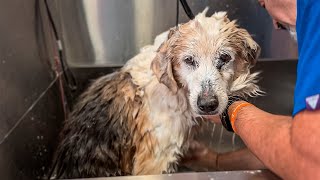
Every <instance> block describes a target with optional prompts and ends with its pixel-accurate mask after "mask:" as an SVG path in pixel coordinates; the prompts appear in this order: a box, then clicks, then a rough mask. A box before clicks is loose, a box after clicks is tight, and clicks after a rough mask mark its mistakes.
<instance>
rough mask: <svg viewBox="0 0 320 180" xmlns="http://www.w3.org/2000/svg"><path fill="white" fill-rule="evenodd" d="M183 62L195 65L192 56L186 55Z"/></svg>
mask: <svg viewBox="0 0 320 180" xmlns="http://www.w3.org/2000/svg"><path fill="white" fill-rule="evenodd" d="M184 62H185V63H187V64H188V65H190V66H197V63H196V61H195V60H194V59H193V57H192V56H187V57H185V58H184Z"/></svg>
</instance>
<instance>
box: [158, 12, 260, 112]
mask: <svg viewBox="0 0 320 180" xmlns="http://www.w3.org/2000/svg"><path fill="white" fill-rule="evenodd" d="M204 13H205V12H204ZM204 13H202V14H200V15H198V16H197V17H196V18H195V20H192V21H189V22H188V23H186V24H183V25H181V26H179V28H174V29H172V30H171V31H170V32H169V35H168V40H167V41H166V42H164V43H163V44H162V46H161V47H160V48H159V50H158V54H157V56H156V58H155V59H154V60H153V62H152V69H153V71H154V73H155V75H156V76H157V78H158V79H159V82H161V83H163V84H165V85H166V86H167V87H168V88H169V89H170V90H171V91H173V92H176V91H177V90H178V89H179V88H184V89H186V90H187V92H188V99H189V103H190V107H191V108H192V110H193V112H194V113H196V114H198V115H214V114H221V113H222V112H223V111H224V109H225V108H226V106H227V102H228V95H231V94H232V92H231V88H232V87H231V86H232V83H233V81H235V80H236V79H237V78H238V77H239V76H241V75H242V74H247V73H249V69H250V67H251V66H252V65H254V64H255V61H256V58H257V56H258V54H259V49H260V48H259V46H258V45H257V43H256V42H255V41H254V40H253V39H252V38H251V36H250V35H249V33H248V32H247V31H246V30H244V29H241V28H238V27H237V25H236V24H235V21H229V19H228V18H227V17H226V15H225V13H216V14H214V15H213V16H212V17H205V15H204Z"/></svg>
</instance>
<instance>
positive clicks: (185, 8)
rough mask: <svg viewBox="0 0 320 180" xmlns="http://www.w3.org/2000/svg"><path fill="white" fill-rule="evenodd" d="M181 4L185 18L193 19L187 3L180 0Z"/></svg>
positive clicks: (184, 0)
mask: <svg viewBox="0 0 320 180" xmlns="http://www.w3.org/2000/svg"><path fill="white" fill-rule="evenodd" d="M180 2H181V5H182V7H183V9H184V12H186V14H187V16H188V17H189V18H190V19H194V14H193V13H192V11H191V9H190V7H189V5H188V3H187V1H186V0H180Z"/></svg>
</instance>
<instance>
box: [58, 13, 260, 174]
mask: <svg viewBox="0 0 320 180" xmlns="http://www.w3.org/2000/svg"><path fill="white" fill-rule="evenodd" d="M205 13H206V10H205V11H204V12H203V13H201V14H199V15H197V16H196V18H195V20H192V21H190V22H188V23H186V24H183V25H180V26H179V28H177V29H176V28H172V29H171V31H170V32H165V33H163V34H161V35H159V36H158V37H157V38H156V40H155V43H154V45H150V46H146V47H144V48H143V49H141V52H140V53H139V54H138V55H137V56H135V57H134V58H132V59H131V60H129V61H128V62H127V63H126V65H125V66H124V67H123V68H122V69H121V70H119V71H117V72H115V73H112V74H109V75H106V76H103V77H101V78H99V79H98V80H96V81H95V82H94V83H93V84H92V85H91V86H90V87H89V88H88V89H87V90H86V91H85V92H84V93H83V94H82V95H81V96H80V98H79V102H78V103H77V104H76V105H75V107H74V111H73V112H72V113H71V114H70V117H69V119H68V120H66V122H65V124H64V128H63V131H62V133H61V137H62V141H61V143H60V145H59V147H58V150H57V158H56V164H55V175H56V177H58V178H78V177H100V176H116V175H145V174H160V173H169V172H174V171H175V170H176V168H175V167H176V165H177V164H178V162H179V158H180V157H181V156H182V155H183V153H184V152H185V151H186V150H187V148H188V140H190V139H192V127H194V126H195V125H196V124H197V123H196V121H195V118H196V117H198V116H199V113H198V109H197V107H196V105H195V102H194V101H195V98H196V97H197V96H199V93H202V92H203V91H207V90H210V91H209V92H206V93H209V94H210V93H214V94H215V95H217V96H218V99H219V102H220V103H219V107H218V108H217V111H216V113H221V112H222V111H223V110H224V109H225V107H226V103H227V99H228V98H227V97H228V96H230V95H235V94H236V95H241V96H248V95H249V96H255V95H259V92H260V90H259V87H258V86H257V85H256V82H257V80H256V77H257V76H258V74H257V73H254V74H251V73H250V70H249V69H250V67H251V66H253V65H254V63H255V61H256V58H257V56H258V54H259V46H258V45H257V44H256V43H255V42H254V41H253V39H252V38H251V37H250V35H249V34H248V32H247V31H246V30H244V29H241V28H238V27H237V25H236V23H235V21H230V20H229V19H228V18H227V17H226V13H224V12H220V13H216V14H214V15H212V16H211V17H205ZM221 53H229V55H230V56H231V58H232V59H231V60H230V61H229V62H226V63H225V64H224V65H223V68H221V69H217V63H218V61H219V55H220V54H221ZM190 54H192V55H193V56H194V57H196V60H197V63H198V67H197V69H196V68H190V67H188V66H187V65H186V64H185V63H184V61H183V58H184V57H185V56H186V55H190ZM206 86H208V87H210V88H209V89H206V88H204V87H206Z"/></svg>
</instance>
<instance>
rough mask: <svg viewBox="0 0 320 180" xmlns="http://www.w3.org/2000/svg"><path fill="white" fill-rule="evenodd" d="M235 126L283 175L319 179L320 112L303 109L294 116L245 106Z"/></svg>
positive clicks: (269, 166)
mask: <svg viewBox="0 0 320 180" xmlns="http://www.w3.org/2000/svg"><path fill="white" fill-rule="evenodd" d="M239 103H241V102H235V103H234V104H232V105H231V106H230V108H229V110H230V111H231V112H232V111H233V110H234V108H235V107H236V106H237V105H239ZM235 128H236V130H237V134H238V135H239V136H240V137H241V138H242V140H243V141H244V142H245V144H246V145H247V147H248V148H249V149H250V150H251V151H252V152H253V153H254V154H255V155H256V156H257V157H259V159H260V160H261V161H262V162H263V163H264V164H265V165H266V166H267V167H268V168H270V169H271V170H272V171H274V172H275V173H276V174H278V175H279V176H281V177H282V178H284V179H320V149H319V148H320V130H319V128H320V111H314V112H306V111H303V112H300V113H299V114H298V115H296V116H295V118H294V119H292V117H290V116H280V115H273V114H270V113H267V112H264V111H262V110H260V109H258V108H257V107H254V106H245V107H243V108H241V109H240V110H239V111H238V113H237V117H236V121H235Z"/></svg>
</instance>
